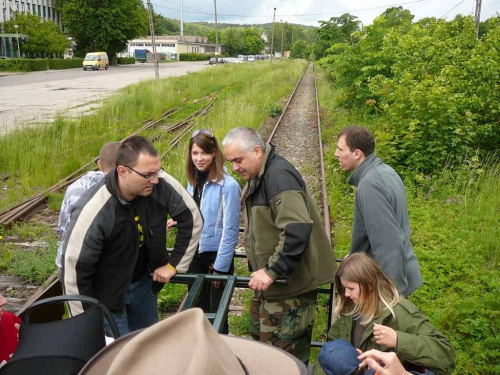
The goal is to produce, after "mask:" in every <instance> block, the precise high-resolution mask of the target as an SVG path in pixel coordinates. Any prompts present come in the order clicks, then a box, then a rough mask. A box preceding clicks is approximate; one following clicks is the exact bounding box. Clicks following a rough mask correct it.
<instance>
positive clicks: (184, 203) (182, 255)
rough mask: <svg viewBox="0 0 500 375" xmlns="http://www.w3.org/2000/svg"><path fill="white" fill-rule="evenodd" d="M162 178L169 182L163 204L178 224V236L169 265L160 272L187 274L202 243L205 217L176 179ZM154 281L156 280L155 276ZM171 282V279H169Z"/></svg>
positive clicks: (166, 175) (167, 176) (167, 175)
mask: <svg viewBox="0 0 500 375" xmlns="http://www.w3.org/2000/svg"><path fill="white" fill-rule="evenodd" d="M160 177H161V178H162V179H164V180H165V181H166V182H167V186H166V188H167V190H166V191H165V193H164V194H163V198H162V199H164V202H163V203H165V205H166V208H167V211H168V212H169V213H170V216H171V217H172V219H173V220H174V221H176V222H177V235H176V237H175V244H174V250H173V251H172V254H171V255H170V258H169V262H168V264H167V265H165V266H163V267H161V269H162V270H160V269H158V270H159V271H160V272H161V271H166V272H168V273H169V274H171V272H170V271H174V274H175V273H176V272H186V271H187V270H188V268H189V264H190V263H191V260H192V259H193V256H194V254H195V252H196V248H197V246H198V243H199V242H200V237H201V230H202V229H203V217H202V216H201V212H200V210H199V208H198V205H197V204H196V202H195V201H194V199H193V197H192V196H191V195H189V193H188V192H187V191H186V190H185V189H184V188H183V187H182V185H181V184H180V183H179V182H178V181H177V180H176V179H174V178H173V177H172V176H170V175H169V174H167V173H165V172H163V173H162V174H161V175H160ZM168 269H169V270H170V271H169V270H168ZM156 273H157V271H156V270H155V274H156ZM171 276H173V275H171ZM153 279H154V280H155V276H154V275H153ZM169 280H170V278H168V281H169ZM155 281H158V280H155ZM168 281H167V282H168Z"/></svg>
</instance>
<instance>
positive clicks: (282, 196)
mask: <svg viewBox="0 0 500 375" xmlns="http://www.w3.org/2000/svg"><path fill="white" fill-rule="evenodd" d="M269 204H270V207H271V210H272V211H273V214H274V216H275V225H276V227H277V228H279V229H281V234H280V238H279V242H278V244H277V245H276V250H275V252H274V254H273V255H272V256H271V257H270V258H269V261H268V264H267V267H266V273H267V274H268V275H269V276H270V277H271V278H272V279H273V280H276V279H277V278H278V277H280V276H287V275H289V274H291V273H292V272H293V271H294V270H295V268H296V267H297V266H298V264H299V263H300V261H301V259H302V254H303V253H304V251H305V250H306V248H307V246H308V244H309V238H310V236H311V232H312V225H313V224H312V220H311V219H310V216H309V211H308V209H307V206H306V203H305V196H304V193H303V192H302V190H285V191H282V192H281V193H279V194H277V195H276V196H274V197H273V198H271V200H270V202H269Z"/></svg>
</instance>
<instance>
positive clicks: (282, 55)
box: [280, 20, 285, 58]
mask: <svg viewBox="0 0 500 375" xmlns="http://www.w3.org/2000/svg"><path fill="white" fill-rule="evenodd" d="M280 21H281V58H284V57H285V54H284V52H285V51H284V50H283V42H284V36H285V34H284V32H283V30H284V23H283V20H280Z"/></svg>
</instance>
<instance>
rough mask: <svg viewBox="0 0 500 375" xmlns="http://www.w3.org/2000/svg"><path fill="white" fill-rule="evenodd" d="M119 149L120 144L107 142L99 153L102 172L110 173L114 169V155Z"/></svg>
mask: <svg viewBox="0 0 500 375" xmlns="http://www.w3.org/2000/svg"><path fill="white" fill-rule="evenodd" d="M119 148H120V142H118V141H117V142H108V143H106V144H105V145H104V146H102V147H101V151H99V161H100V162H101V168H102V170H103V172H106V171H110V170H111V169H113V168H115V167H116V154H117V152H118V149H119Z"/></svg>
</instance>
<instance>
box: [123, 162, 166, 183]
mask: <svg viewBox="0 0 500 375" xmlns="http://www.w3.org/2000/svg"><path fill="white" fill-rule="evenodd" d="M124 167H127V168H128V169H130V170H132V171H134V172H135V173H137V174H138V175H139V176H141V177H144V178H145V179H146V180H151V179H153V178H155V177H158V176H159V175H160V173H161V172H163V167H162V168H160V170H159V171H158V172H153V173H150V174H142V173H141V172H137V171H136V170H135V169H134V168H132V167H129V166H128V165H124Z"/></svg>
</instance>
